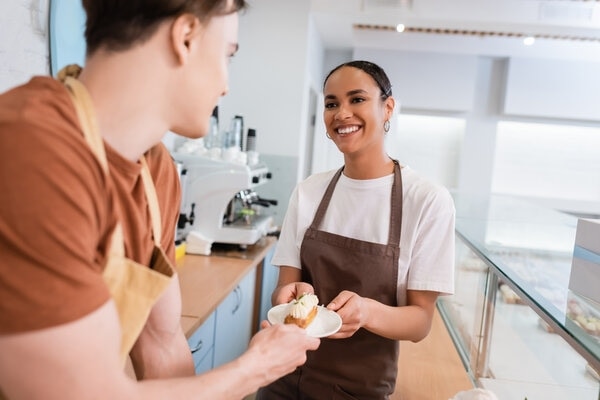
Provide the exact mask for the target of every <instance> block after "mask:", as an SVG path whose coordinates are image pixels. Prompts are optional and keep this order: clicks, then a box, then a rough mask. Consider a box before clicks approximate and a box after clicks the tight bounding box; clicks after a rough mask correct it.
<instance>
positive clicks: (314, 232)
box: [257, 161, 402, 400]
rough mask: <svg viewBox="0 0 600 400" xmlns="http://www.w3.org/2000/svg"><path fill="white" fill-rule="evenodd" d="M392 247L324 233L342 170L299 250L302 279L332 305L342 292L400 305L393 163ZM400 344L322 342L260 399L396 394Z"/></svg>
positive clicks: (368, 399)
mask: <svg viewBox="0 0 600 400" xmlns="http://www.w3.org/2000/svg"><path fill="white" fill-rule="evenodd" d="M394 165H395V166H394V183H393V185H392V193H391V210H390V227H389V234H388V243H387V244H379V243H372V242H366V241H362V240H357V239H352V238H347V237H343V236H340V235H336V234H333V233H329V232H325V231H320V230H319V229H318V228H319V226H320V224H321V222H322V220H323V217H324V216H325V212H326V210H327V207H328V205H329V202H330V200H331V196H332V194H333V191H334V189H335V185H336V184H337V181H338V180H339V177H340V175H341V173H342V170H343V167H342V168H341V169H340V170H339V171H338V172H337V173H336V175H335V176H334V177H333V179H332V180H331V182H330V184H329V186H328V188H327V190H326V192H325V195H324V196H323V199H322V200H321V204H320V205H319V208H318V209H317V212H316V215H315V218H314V220H313V222H312V224H311V226H310V227H309V228H308V229H307V230H306V233H305V235H304V240H303V241H302V246H301V248H300V261H301V265H302V280H303V281H305V282H308V283H311V284H312V285H313V287H314V289H315V294H316V295H317V296H318V297H319V301H320V302H321V303H324V304H328V303H329V302H330V301H331V300H333V298H334V297H335V296H337V295H338V294H339V293H340V292H341V291H342V290H350V291H353V292H355V293H358V294H359V295H360V296H363V297H368V298H371V299H374V300H377V301H379V302H381V303H383V304H387V305H390V306H396V305H397V299H396V290H397V289H396V285H397V279H398V259H399V256H400V229H401V225H402V175H401V172H400V166H399V165H398V162H397V161H394ZM397 363H398V342H397V341H395V340H391V339H386V338H384V337H382V336H379V335H375V334H373V333H371V332H369V331H367V330H366V329H363V328H361V329H359V330H358V331H357V332H356V333H354V335H353V336H352V337H349V338H347V339H322V341H321V345H320V347H319V348H318V349H317V350H316V351H313V352H308V354H307V361H306V363H305V364H304V365H303V366H301V367H299V368H297V369H296V371H294V372H293V373H291V374H290V375H287V376H285V377H283V378H281V379H280V380H278V381H276V382H274V383H273V384H271V385H269V386H267V387H266V388H263V389H261V390H260V391H259V395H258V397H257V399H259V400H274V399H302V400H305V399H315V400H317V399H318V400H325V399H333V400H346V399H361V400H363V399H364V400H381V399H388V398H389V395H390V394H391V393H392V392H393V391H394V387H395V385H396V376H397V372H398V371H397V370H398V364H397Z"/></svg>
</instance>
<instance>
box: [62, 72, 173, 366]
mask: <svg viewBox="0 0 600 400" xmlns="http://www.w3.org/2000/svg"><path fill="white" fill-rule="evenodd" d="M79 71H80V68H77V67H73V66H68V67H65V69H63V70H62V71H61V72H60V73H59V79H60V80H61V81H63V83H64V84H65V86H66V87H67V88H68V89H69V93H70V95H71V99H72V100H73V104H74V105H75V109H76V111H77V116H78V117H79V122H80V124H81V127H82V130H83V134H84V137H85V140H86V142H87V143H88V145H89V146H90V148H91V149H92V151H93V153H94V154H95V156H96V158H97V159H98V161H99V162H100V164H101V165H102V167H103V169H104V171H105V173H106V174H109V169H108V161H107V158H106V153H105V150H104V143H103V141H102V137H101V136H100V134H99V132H98V127H97V123H96V119H95V116H94V113H93V105H92V101H91V98H90V96H89V94H88V92H87V90H86V89H85V87H84V86H83V84H81V83H80V82H79V81H78V80H77V79H76V76H77V75H78V73H79ZM73 75H74V76H75V77H73ZM140 163H141V165H142V170H141V177H142V182H143V185H144V191H145V193H146V197H147V200H148V207H149V209H150V218H151V221H152V234H153V237H154V251H153V254H152V259H151V262H150V268H149V267H147V266H144V265H141V264H139V263H137V262H135V261H133V260H131V259H129V258H127V257H126V256H125V246H124V240H123V232H122V228H121V224H120V223H117V226H116V227H115V229H114V231H113V235H112V240H111V245H110V248H109V251H108V258H107V263H106V266H105V268H104V272H103V274H102V277H103V278H104V281H105V282H106V285H107V286H108V289H109V291H110V295H111V297H112V299H113V300H114V302H115V306H116V308H117V312H118V314H119V322H120V324H121V350H120V359H121V362H122V364H123V366H124V365H125V361H126V358H127V356H128V354H129V351H130V350H131V348H132V347H133V345H134V344H135V341H136V340H137V338H138V336H139V334H140V332H141V331H142V328H143V327H144V325H145V323H146V320H147V319H148V316H149V314H150V311H151V309H152V307H153V306H154V304H155V303H156V301H157V300H158V298H159V297H160V295H161V294H162V293H163V292H164V290H165V289H166V287H167V286H168V285H169V283H170V281H171V279H172V278H173V276H174V274H175V270H174V268H173V265H172V264H171V262H170V261H169V259H168V257H167V256H166V255H165V253H164V251H163V250H162V248H161V245H160V241H161V235H162V227H161V219H160V209H159V206H158V199H157V196H156V190H155V188H154V183H153V182H152V176H151V175H150V170H149V169H148V165H147V164H146V159H145V158H144V156H142V157H141V159H140Z"/></svg>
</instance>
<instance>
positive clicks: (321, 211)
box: [310, 166, 344, 230]
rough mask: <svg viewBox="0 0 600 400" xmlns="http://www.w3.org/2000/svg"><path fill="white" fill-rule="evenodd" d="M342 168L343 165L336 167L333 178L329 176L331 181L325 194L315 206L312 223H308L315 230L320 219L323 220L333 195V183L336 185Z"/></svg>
mask: <svg viewBox="0 0 600 400" xmlns="http://www.w3.org/2000/svg"><path fill="white" fill-rule="evenodd" d="M343 170H344V167H343V166H342V168H340V169H338V171H337V172H336V173H335V175H334V176H333V178H331V181H330V182H329V186H327V189H326V190H325V194H324V195H323V198H322V199H321V202H320V203H319V207H318V208H317V212H316V213H315V217H314V219H313V221H312V223H311V224H310V227H311V229H314V230H317V229H318V228H319V226H320V225H321V221H323V218H324V217H325V212H326V211H327V206H328V205H329V201H330V200H331V196H332V195H333V191H334V190H335V185H336V183H337V181H338V180H339V179H340V176H341V175H342V171H343Z"/></svg>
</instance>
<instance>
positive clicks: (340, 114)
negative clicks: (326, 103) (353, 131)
mask: <svg viewBox="0 0 600 400" xmlns="http://www.w3.org/2000/svg"><path fill="white" fill-rule="evenodd" d="M351 115H352V112H351V111H350V109H349V108H348V107H347V106H345V105H343V104H340V106H339V107H338V110H337V113H335V119H336V120H342V119H346V118H348V117H350V116H351Z"/></svg>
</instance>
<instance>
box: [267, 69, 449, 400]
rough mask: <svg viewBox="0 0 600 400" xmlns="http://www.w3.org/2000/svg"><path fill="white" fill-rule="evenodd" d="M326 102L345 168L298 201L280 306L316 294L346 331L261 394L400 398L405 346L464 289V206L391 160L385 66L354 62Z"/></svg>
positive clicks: (297, 195) (310, 182) (282, 253)
mask: <svg viewBox="0 0 600 400" xmlns="http://www.w3.org/2000/svg"><path fill="white" fill-rule="evenodd" d="M323 95H324V111H323V120H324V122H325V126H326V128H327V135H328V137H329V138H330V139H331V141H332V142H333V143H335V145H336V146H337V148H338V150H339V151H340V152H341V153H342V154H343V157H344V165H343V167H342V168H340V169H338V170H332V171H327V172H324V173H318V174H314V175H312V176H310V177H309V178H307V179H306V180H305V181H303V182H301V183H300V184H299V185H298V186H297V187H296V189H295V190H294V192H293V193H292V197H291V200H290V204H289V207H288V211H287V213H286V217H285V221H284V224H283V227H282V230H281V235H280V241H279V244H278V246H277V249H276V252H275V254H274V256H273V259H272V263H273V265H279V266H280V271H279V282H278V286H277V288H276V289H275V291H274V293H273V296H272V299H273V302H274V303H275V304H285V303H289V302H290V301H292V300H293V299H295V298H297V297H298V296H299V295H300V294H302V293H314V294H315V295H317V296H318V298H319V301H320V302H323V303H324V304H325V306H326V309H327V310H329V311H331V312H335V313H337V314H338V315H339V317H340V318H341V320H342V325H341V327H340V329H339V331H337V332H335V333H333V334H331V335H330V336H328V338H329V339H330V340H327V341H324V342H323V343H322V344H321V346H320V347H319V349H317V350H316V351H314V352H311V353H309V354H308V357H307V362H306V364H304V365H303V366H301V367H300V368H298V369H297V370H296V371H295V372H293V373H292V374H289V375H287V376H285V377H283V378H281V379H280V380H278V381H276V382H274V383H273V384H271V385H269V386H267V387H266V388H262V389H261V390H260V391H259V392H258V396H257V398H258V399H260V400H263V399H264V400H267V399H273V398H286V399H295V398H304V397H307V398H320V399H330V398H331V399H335V398H359V399H389V396H390V395H391V394H392V393H393V392H394V388H395V384H396V379H397V373H398V343H399V341H400V340H411V341H415V342H417V341H420V340H422V339H424V338H425V337H426V336H427V334H428V332H429V330H430V328H431V324H432V319H433V315H434V310H435V303H436V299H437V297H438V295H440V294H450V293H452V292H453V290H454V289H453V284H454V280H453V266H454V253H453V251H454V250H453V249H454V204H453V202H452V199H451V197H450V195H449V193H448V191H447V190H446V189H445V188H443V187H441V186H439V185H435V184H432V183H431V182H429V181H428V180H426V179H424V178H422V177H421V176H419V175H418V174H417V173H416V172H415V171H413V170H411V169H410V168H408V167H407V166H404V165H403V166H401V165H400V163H399V162H398V161H397V160H393V159H391V158H390V157H389V156H388V155H387V153H386V150H385V145H384V143H385V140H384V138H385V136H386V134H387V132H388V131H389V129H390V122H389V120H390V119H391V118H392V116H393V110H394V106H395V100H394V98H393V97H392V91H391V85H390V82H389V79H388V78H387V75H386V74H385V72H384V71H383V69H382V68H380V67H379V66H378V65H376V64H374V63H371V62H369V61H351V62H348V63H344V64H342V65H340V66H338V67H336V68H334V69H333V70H332V72H331V73H330V74H329V75H327V77H326V78H325V83H324V85H323ZM401 233H402V234H401ZM333 359H335V360H336V363H335V364H333V363H331V360H333ZM374 382H377V383H378V384H374ZM294 396H297V397H294ZM340 396H341V397H340Z"/></svg>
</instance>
